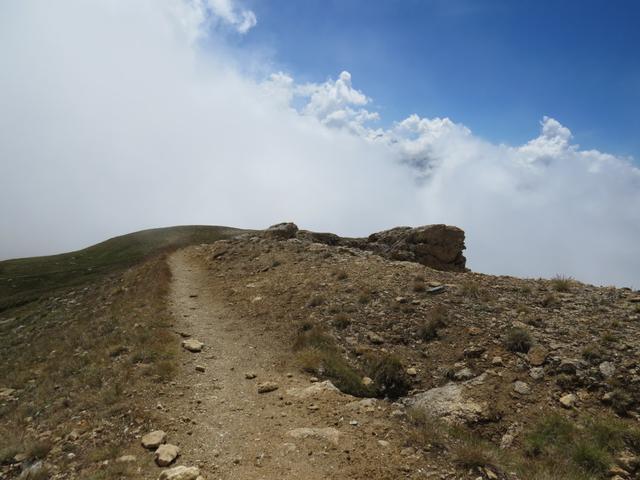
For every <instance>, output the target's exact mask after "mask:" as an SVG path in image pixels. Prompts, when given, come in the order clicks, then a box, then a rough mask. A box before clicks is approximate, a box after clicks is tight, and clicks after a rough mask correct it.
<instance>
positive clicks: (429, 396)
mask: <svg viewBox="0 0 640 480" xmlns="http://www.w3.org/2000/svg"><path fill="white" fill-rule="evenodd" d="M484 376H485V374H482V375H480V376H479V377H477V378H475V379H473V380H469V381H467V382H464V383H450V384H448V385H445V386H443V387H438V388H432V389H431V390H427V391H426V392H423V393H419V394H417V395H414V396H413V397H410V398H408V399H407V400H406V403H407V404H408V406H412V407H415V408H418V409H421V410H424V411H425V412H427V413H428V414H429V415H433V416H434V417H440V418H442V419H443V420H447V421H450V422H452V423H475V422H478V421H481V420H484V419H486V418H488V416H489V406H488V405H487V402H479V401H476V400H474V399H473V398H472V396H471V395H470V389H471V388H470V387H473V386H475V385H478V384H481V383H482V382H483V381H484Z"/></svg>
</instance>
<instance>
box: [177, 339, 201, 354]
mask: <svg viewBox="0 0 640 480" xmlns="http://www.w3.org/2000/svg"><path fill="white" fill-rule="evenodd" d="M202 347H204V343H202V342H200V341H198V340H196V339H195V338H189V339H188V340H183V341H182V348H184V349H185V350H188V351H190V352H194V353H197V352H201V351H202Z"/></svg>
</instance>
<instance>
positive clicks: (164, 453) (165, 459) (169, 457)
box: [155, 443, 180, 467]
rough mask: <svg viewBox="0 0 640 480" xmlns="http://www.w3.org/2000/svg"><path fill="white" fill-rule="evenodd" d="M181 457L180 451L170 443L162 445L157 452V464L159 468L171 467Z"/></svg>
mask: <svg viewBox="0 0 640 480" xmlns="http://www.w3.org/2000/svg"><path fill="white" fill-rule="evenodd" d="M178 455H180V449H179V448H178V447H176V446H175V445H171V444H169V443H167V444H164V445H160V446H159V447H158V449H157V450H156V458H155V460H156V464H157V465H158V466H159V467H167V466H169V465H171V464H172V463H173V462H174V460H175V459H176V458H178Z"/></svg>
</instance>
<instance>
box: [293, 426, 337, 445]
mask: <svg viewBox="0 0 640 480" xmlns="http://www.w3.org/2000/svg"><path fill="white" fill-rule="evenodd" d="M287 435H289V436H290V437H293V438H298V439H306V438H313V439H316V440H323V441H326V442H329V443H331V444H332V445H338V442H339V440H340V432H339V431H338V430H337V429H335V428H332V427H326V428H294V429H293V430H289V431H288V432H287Z"/></svg>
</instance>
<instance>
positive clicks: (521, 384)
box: [513, 380, 531, 395]
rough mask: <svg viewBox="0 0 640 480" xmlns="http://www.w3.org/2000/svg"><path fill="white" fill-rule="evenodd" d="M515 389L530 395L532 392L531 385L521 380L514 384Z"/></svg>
mask: <svg viewBox="0 0 640 480" xmlns="http://www.w3.org/2000/svg"><path fill="white" fill-rule="evenodd" d="M513 390H514V391H515V392H516V393H519V394H520V395H529V394H530V393H531V387H529V385H527V384H526V383H525V382H522V381H520V380H518V381H516V382H515V383H514V384H513Z"/></svg>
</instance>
